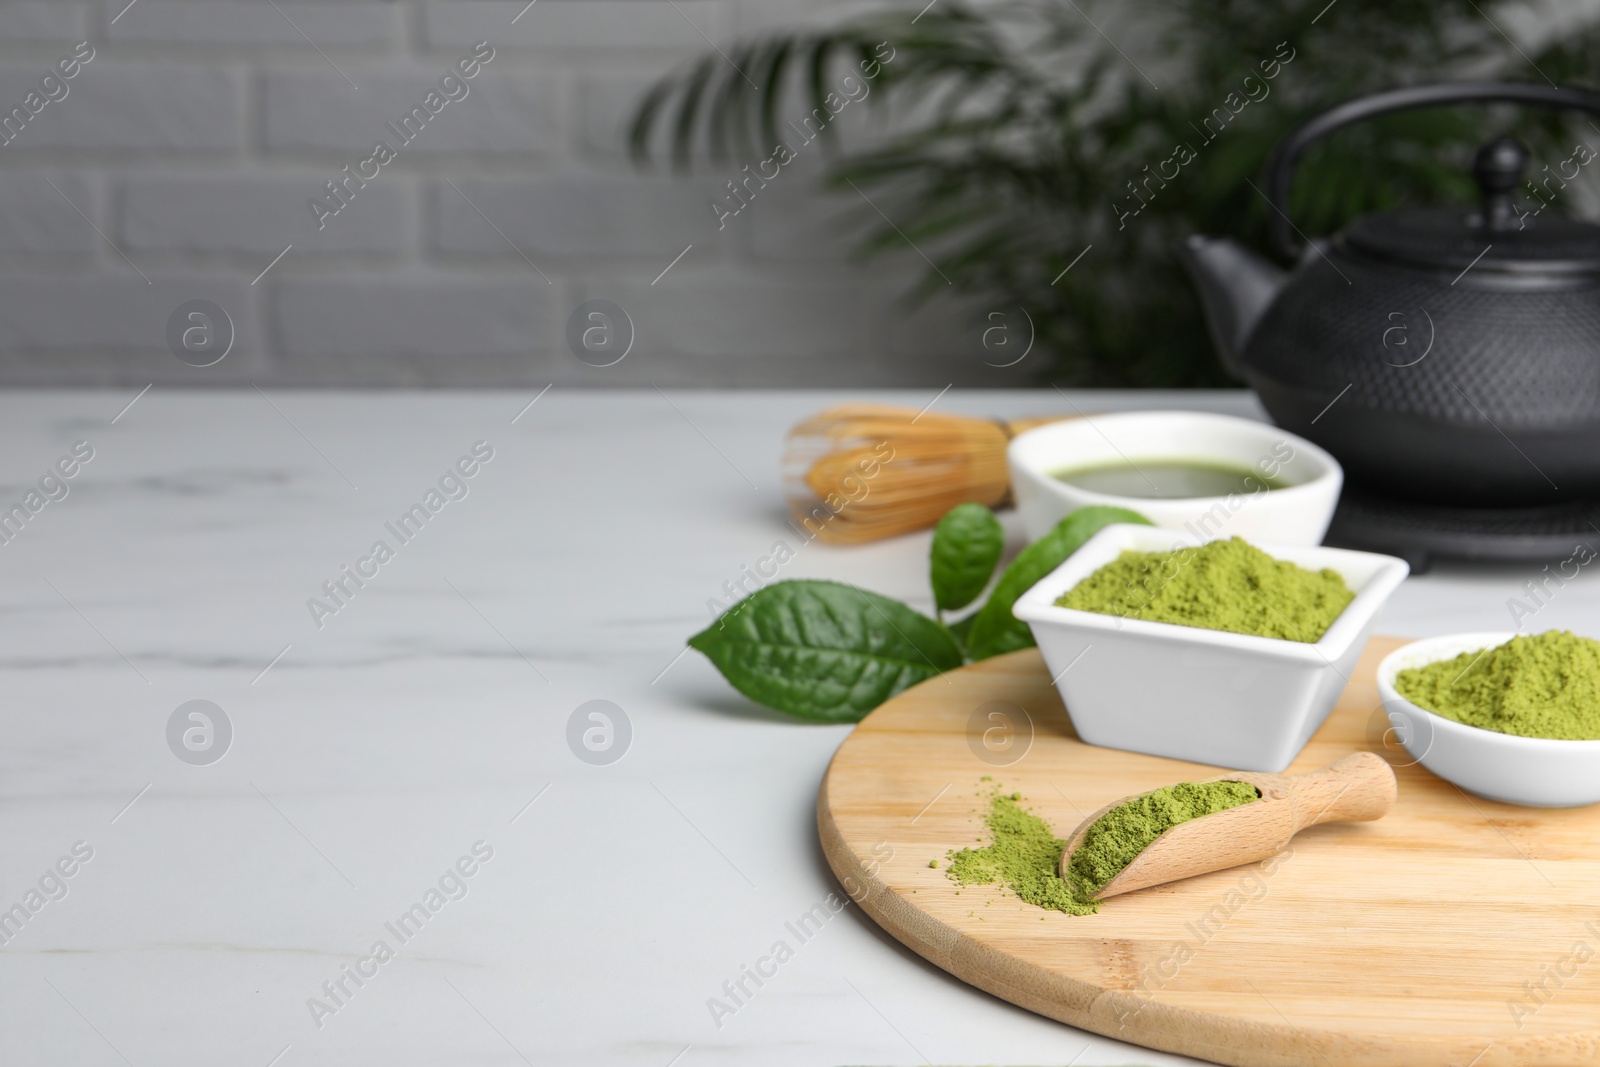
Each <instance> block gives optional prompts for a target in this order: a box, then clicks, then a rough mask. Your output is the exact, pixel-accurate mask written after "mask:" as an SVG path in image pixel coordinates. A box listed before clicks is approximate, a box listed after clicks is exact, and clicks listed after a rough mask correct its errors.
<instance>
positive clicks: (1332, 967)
mask: <svg viewBox="0 0 1600 1067" xmlns="http://www.w3.org/2000/svg"><path fill="white" fill-rule="evenodd" d="M1403 643H1404V642H1403V641H1402V640H1400V639H1397V638H1375V639H1374V640H1373V641H1372V643H1371V644H1370V645H1369V646H1368V648H1367V650H1366V654H1365V656H1364V658H1363V659H1362V661H1361V664H1360V666H1359V668H1358V669H1357V671H1356V673H1355V676H1354V678H1355V680H1354V682H1353V683H1352V684H1351V685H1350V687H1349V688H1348V689H1347V690H1346V691H1345V693H1344V695H1343V696H1342V697H1341V698H1340V701H1339V705H1338V707H1337V709H1336V710H1335V711H1334V713H1333V714H1332V716H1331V717H1330V718H1329V720H1328V722H1327V723H1326V724H1324V726H1323V728H1322V729H1321V730H1320V731H1318V732H1317V734H1316V736H1315V737H1314V738H1312V740H1311V743H1310V744H1309V745H1308V746H1307V747H1306V749H1305V751H1304V752H1303V753H1301V755H1300V758H1299V759H1298V760H1297V761H1296V762H1295V764H1294V766H1293V767H1292V768H1291V770H1292V771H1296V772H1298V771H1305V770H1311V769H1313V768H1316V767H1320V766H1322V765H1324V764H1327V763H1331V762H1332V761H1333V760H1335V759H1338V758H1339V757H1341V756H1344V755H1346V754H1348V753H1350V752H1353V751H1357V750H1360V749H1364V748H1370V747H1372V746H1371V744H1370V743H1369V742H1368V736H1369V723H1370V722H1371V721H1372V718H1373V713H1374V712H1375V711H1376V710H1377V709H1378V708H1379V704H1380V701H1379V698H1378V694H1377V688H1376V686H1375V684H1374V682H1373V670H1374V668H1375V667H1376V665H1377V662H1378V660H1379V659H1380V658H1381V657H1382V656H1383V655H1384V654H1385V653H1387V652H1388V651H1390V650H1391V649H1393V648H1395V647H1397V646H1398V645H1400V644H1403ZM994 700H1001V701H1009V702H1011V703H1012V704H1015V705H1020V706H1021V707H1022V708H1024V709H1026V711H1027V712H1028V714H1029V716H1030V717H1031V719H1032V722H1033V728H1034V738H1033V742H1032V746H1031V748H1030V749H1029V750H1028V751H1027V753H1026V754H1025V755H1024V756H1023V757H1022V758H1021V759H1020V760H1018V761H1016V762H1015V763H1013V764H1011V765H1010V766H1003V767H997V766H991V765H989V764H988V763H986V762H984V761H983V760H981V759H980V758H979V757H978V755H977V754H976V752H975V751H974V748H973V747H972V746H971V745H969V741H968V736H969V734H968V730H969V721H970V720H971V718H972V716H973V712H974V711H975V710H976V709H977V708H979V706H980V705H983V704H984V703H985V702H988V701H994ZM979 750H980V751H981V747H980V749H979ZM1217 773H1218V771H1217V769H1216V768H1214V767H1209V766H1205V765H1200V764H1191V763H1181V762H1177V761H1174V760H1167V759H1161V758H1159V757H1155V756H1141V755H1136V754H1134V753H1130V752H1119V751H1116V750H1114V749H1107V748H1095V747H1093V746H1089V745H1085V744H1083V743H1082V742H1081V741H1079V740H1077V738H1076V736H1075V735H1074V733H1073V730H1072V725H1071V722H1070V721H1069V720H1068V718H1067V715H1066V711H1065V709H1064V708H1063V707H1062V705H1061V701H1060V698H1059V697H1058V696H1057V695H1056V692H1055V689H1054V688H1053V687H1052V686H1051V684H1050V678H1049V676H1048V674H1047V673H1046V670H1045V667H1044V663H1043V661H1042V660H1041V659H1040V658H1039V655H1038V653H1037V652H1035V651H1033V650H1027V651H1023V652H1016V653H1012V654H1011V655H1008V656H1002V657H998V658H996V659H992V660H988V661H985V662H983V663H980V664H976V665H973V666H970V667H965V668H962V669H961V670H957V671H953V672H951V673H949V674H946V675H943V676H941V677H939V678H934V679H932V680H930V681H927V682H924V683H923V684H922V685H919V686H917V687H915V688H913V689H910V690H908V691H906V692H904V693H902V694H900V695H899V696H897V697H895V698H894V699H893V700H890V701H889V702H888V703H886V704H884V705H883V706H882V707H880V708H878V709H877V710H876V711H874V712H873V713H872V714H871V715H869V716H867V718H866V719H864V720H863V721H862V723H861V725H860V726H858V727H857V728H856V729H855V731H854V732H852V733H851V735H850V736H849V737H848V738H847V739H846V740H845V742H844V744H843V745H841V746H840V747H839V751H838V753H837V754H836V755H835V756H834V758H833V762H832V764H831V765H830V766H829V768H828V773H827V775H826V777H825V778H824V779H823V782H822V789H821V792H820V794H819V796H818V798H817V825H818V830H819V832H820V834H821V837H822V846H823V849H824V851H825V852H826V854H827V857H828V862H829V864H830V865H831V866H832V867H833V870H834V873H835V874H836V875H837V876H838V877H839V879H840V882H841V883H842V884H843V885H844V887H845V889H846V890H847V891H848V892H849V893H850V894H851V896H852V897H854V898H855V899H856V901H857V902H858V903H859V904H860V905H861V907H862V908H863V909H864V910H865V911H866V912H867V914H869V915H871V916H872V917H873V918H874V919H875V920H876V921H877V922H878V923H880V924H881V925H882V926H883V927H884V928H885V929H886V930H888V931H889V932H890V933H891V934H893V935H894V936H895V937H896V938H898V939H899V940H901V941H902V942H904V943H905V944H906V945H908V946H910V947H911V948H912V949H914V950H916V951H917V952H918V953H920V954H922V955H923V956H925V957H926V958H927V959H929V960H931V961H932V962H933V963H935V964H937V965H939V966H940V967H942V968H944V969H945V970H947V971H949V972H950V973H951V974H953V975H955V976H956V977H957V978H960V979H961V980H962V981H965V982H969V983H971V984H972V985H975V986H977V987H979V988H980V989H984V990H987V991H988V992H990V993H993V994H994V995H995V996H998V997H1002V998H1004V999H1005V1000H1008V1001H1010V1002H1012V1003H1013V1004H1018V1005H1020V1006H1022V1007H1024V1008H1028V1009H1029V1010H1031V1011H1036V1012H1038V1013H1040V1014H1042V1015H1047V1016H1049V1017H1050V1018H1053V1019H1059V1020H1060V1021H1062V1022H1065V1023H1070V1024H1071V1025H1073V1026H1077V1027H1081V1028H1083V1029H1085V1030H1092V1031H1094V1032H1096V1033H1099V1034H1104V1035H1105V1036H1107V1037H1112V1038H1117V1039H1119V1040H1123V1041H1131V1042H1134V1043H1136V1044H1140V1045H1145V1046H1147V1047H1150V1048H1156V1049H1162V1050H1165V1051H1169V1052H1178V1053H1184V1054H1187V1055H1191V1056H1196V1057H1199V1058H1202V1059H1208V1060H1215V1061H1217V1062H1220V1063H1226V1064H1236V1065H1240V1067H1259V1065H1267V1064H1272V1065H1279V1064H1284V1065H1288V1064H1293V1065H1305V1064H1328V1065H1336V1067H1344V1065H1346V1064H1363V1065H1372V1067H1401V1065H1411V1064H1416V1065H1426V1067H1445V1065H1454V1067H1469V1065H1471V1067H1502V1065H1509V1064H1548V1065H1551V1067H1574V1065H1579V1064H1600V806H1597V807H1590V808H1579V809H1567V810H1549V809H1534V808H1518V807H1511V806H1507V805H1503V804H1497V803H1494V802H1492V801H1488V800H1483V799H1481V798H1478V797H1471V796H1468V795H1467V794H1465V793H1463V792H1462V791H1460V790H1459V789H1457V788H1456V787H1454V786H1452V785H1450V784H1449V783H1448V782H1445V781H1443V780H1441V779H1439V778H1436V777H1434V776H1433V775H1431V774H1429V773H1428V772H1427V771H1425V770H1423V769H1422V768H1421V767H1397V773H1398V775H1399V780H1400V799H1399V802H1398V803H1397V804H1396V805H1395V808H1394V810H1393V811H1392V812H1391V813H1390V814H1389V815H1388V816H1387V817H1385V818H1383V819H1381V820H1379V821H1377V822H1372V823H1361V824H1355V825H1342V826H1321V827H1315V828H1313V829H1311V830H1308V831H1306V832H1304V833H1302V834H1301V835H1300V836H1299V837H1297V838H1296V839H1295V841H1294V843H1293V845H1292V847H1291V848H1290V850H1289V851H1288V852H1286V853H1284V854H1283V855H1282V856H1280V857H1278V858H1277V859H1276V860H1272V861H1267V862H1266V863H1264V864H1261V865H1255V866H1247V867H1239V868H1234V869H1233V870H1229V871H1218V872H1216V873H1214V874H1209V875H1204V876H1202V877H1199V878H1192V879H1189V880H1187V881H1184V882H1179V883H1175V884H1171V885H1166V886H1159V887H1156V888H1153V889H1148V890H1144V891H1143V892H1139V893H1132V894H1129V895H1127V896H1124V897H1119V898H1117V899H1115V900H1112V901H1109V902H1107V903H1106V904H1105V905H1104V906H1103V907H1102V909H1101V911H1100V913H1099V914H1098V915H1092V916H1082V917H1074V916H1068V915H1064V914H1061V913H1059V912H1053V911H1046V910H1043V909H1040V908H1036V907H1033V906H1031V905H1028V904H1024V903H1023V902H1022V901H1020V900H1018V899H1017V898H1016V897H1015V896H1013V895H1011V894H1010V893H1008V892H1004V891H1002V890H1000V889H999V888H998V887H995V886H969V887H967V888H965V889H961V890H960V892H959V893H958V892H957V889H958V887H957V886H956V885H955V884H954V883H952V882H951V881H950V880H949V879H948V878H947V877H946V876H945V871H944V867H945V853H946V852H947V851H948V850H950V849H954V848H963V847H966V846H968V845H974V844H977V843H979V841H980V839H981V841H983V842H985V843H986V842H987V841H988V840H989V836H988V832H987V829H986V827H985V826H984V823H983V814H984V811H985V810H986V808H987V796H986V791H987V790H989V789H992V788H994V787H995V786H1003V787H1004V788H1005V789H1006V791H1007V792H1012V791H1016V792H1020V793H1021V794H1022V795H1023V797H1024V800H1025V804H1026V806H1027V807H1029V808H1031V809H1032V810H1033V811H1035V812H1036V813H1038V814H1039V815H1041V816H1042V817H1044V818H1045V819H1046V820H1048V821H1049V822H1050V824H1051V825H1052V826H1053V827H1054V828H1055V831H1056V834H1057V836H1059V837H1066V836H1067V835H1068V834H1069V833H1071V831H1072V829H1073V828H1074V827H1075V826H1076V825H1077V824H1078V822H1079V821H1080V820H1081V818H1082V817H1083V815H1084V814H1085V813H1088V812H1091V811H1093V810H1095V809H1096V808H1098V807H1100V806H1101V805H1102V804H1105V803H1107V802H1108V801H1111V800H1114V799H1116V798H1118V797H1121V796H1125V795H1127V794H1129V793H1136V792H1140V791H1142V790H1147V789H1153V788H1156V787H1159V786H1162V785H1166V784H1170V783H1172V782H1177V781H1183V780H1186V779H1194V778H1201V777H1209V776H1214V775H1216V774H1217ZM986 774H987V775H992V776H993V779H994V780H993V782H984V781H981V779H982V776H983V775H986ZM929 860H937V861H938V863H939V867H938V869H932V868H930V867H929V866H928V861H929ZM1591 957H1593V958H1591Z"/></svg>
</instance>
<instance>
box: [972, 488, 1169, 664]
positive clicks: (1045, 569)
mask: <svg viewBox="0 0 1600 1067" xmlns="http://www.w3.org/2000/svg"><path fill="white" fill-rule="evenodd" d="M1116 522H1132V523H1139V524H1141V525H1144V526H1149V525H1152V524H1151V522H1150V520H1149V519H1147V518H1145V517H1144V516H1143V515H1140V514H1139V513H1138V512H1137V511H1129V510H1128V509H1127V508H1112V507H1088V508H1079V509H1078V510H1077V511H1074V512H1073V513H1072V514H1070V515H1068V516H1067V517H1066V518H1064V519H1062V520H1061V521H1060V522H1058V523H1056V525H1055V528H1054V529H1052V530H1051V531H1050V532H1049V533H1047V534H1045V535H1044V536H1043V537H1041V538H1039V540H1037V541H1035V542H1034V543H1033V544H1031V545H1029V546H1028V547H1027V548H1025V549H1023V550H1022V552H1021V553H1020V554H1019V555H1018V556H1017V558H1016V559H1014V560H1012V561H1011V566H1009V567H1007V568H1006V572H1005V573H1004V574H1002V575H1001V576H1000V581H999V583H998V584H997V585H996V586H995V587H994V592H993V593H991V594H990V595H989V600H988V603H986V604H984V605H983V608H982V609H981V610H980V611H979V612H978V615H977V619H976V621H975V622H973V624H972V629H971V630H970V631H969V632H968V635H967V654H968V655H970V656H971V657H972V658H973V659H975V660H980V659H988V658H989V657H990V656H998V655H1000V654H1001V653H1002V652H1015V651H1016V650H1017V649H1019V648H1031V647H1032V646H1033V644H1034V640H1033V633H1032V631H1030V630H1029V629H1028V624H1027V623H1025V622H1023V621H1022V620H1021V619H1018V618H1017V617H1016V616H1015V615H1013V614H1011V606H1012V605H1013V604H1015V603H1016V602H1017V598H1018V597H1020V596H1021V595H1022V594H1023V593H1026V592H1027V591H1028V590H1029V588H1031V587H1032V586H1033V584H1034V583H1035V582H1037V581H1038V580H1039V579H1041V578H1043V577H1044V576H1045V575H1047V574H1049V573H1050V572H1051V571H1053V570H1055V569H1056V568H1057V567H1059V566H1060V565H1061V562H1062V561H1063V560H1065V559H1066V558H1067V557H1068V556H1070V555H1072V554H1073V553H1074V552H1076V551H1078V549H1079V548H1081V547H1083V543H1084V542H1085V541H1087V540H1089V538H1091V537H1093V536H1094V535H1095V534H1096V533H1098V532H1099V531H1100V529H1101V527H1103V526H1110V525H1111V524H1112V523H1116Z"/></svg>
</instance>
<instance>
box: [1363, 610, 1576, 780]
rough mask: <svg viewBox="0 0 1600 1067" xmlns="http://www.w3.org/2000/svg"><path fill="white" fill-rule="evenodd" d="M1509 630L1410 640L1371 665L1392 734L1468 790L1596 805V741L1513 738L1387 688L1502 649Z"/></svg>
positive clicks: (1430, 767)
mask: <svg viewBox="0 0 1600 1067" xmlns="http://www.w3.org/2000/svg"><path fill="white" fill-rule="evenodd" d="M1515 636H1516V634H1515V633H1511V632H1505V633H1477V634H1451V635H1450V636H1448V637H1430V638H1428V639H1426V640H1423V641H1413V642H1412V643H1411V644H1409V645H1405V646H1404V647H1402V648H1397V649H1395V650H1394V651H1393V652H1391V653H1389V654H1388V655H1387V656H1385V657H1384V658H1383V662H1382V663H1380V664H1378V692H1379V693H1380V694H1382V696H1383V707H1384V710H1385V711H1386V712H1387V713H1388V715H1389V722H1390V724H1391V726H1392V727H1393V730H1394V734H1395V735H1396V737H1397V738H1398V740H1399V741H1400V743H1401V744H1402V745H1404V746H1405V749H1406V751H1407V752H1409V753H1410V754H1411V757H1412V758H1413V759H1415V760H1416V761H1417V762H1418V763H1420V764H1422V765H1423V766H1424V767H1426V768H1428V770H1430V771H1432V772H1433V773H1434V774H1437V775H1438V776H1439V777H1440V778H1443V779H1444V780H1445V781H1447V782H1454V783H1455V784H1456V785H1458V786H1460V787H1461V788H1462V789H1465V790H1467V791H1468V792H1469V793H1476V794H1478V795H1479V796H1481V797H1487V798H1488V799H1490V800H1498V801H1500V802H1502V803H1505V804H1521V805H1523V806H1525V807H1531V808H1573V807H1577V806H1579V805H1582V804H1594V803H1596V802H1600V741H1555V740H1551V739H1550V738H1546V737H1518V736H1516V735H1515V734H1502V733H1498V732H1496V731H1494V730H1482V729H1479V728H1478V727H1476V726H1468V725H1466V724H1465V723H1459V722H1456V721H1455V720H1454V719H1447V718H1445V717H1444V716H1443V715H1435V714H1434V713H1433V712H1431V711H1428V710H1426V709H1424V708H1420V707H1418V706H1417V705H1415V704H1413V703H1412V702H1411V701H1409V700H1407V699H1406V698H1405V697H1403V696H1401V695H1400V693H1399V691H1398V690H1396V689H1395V687H1394V678H1395V675H1397V674H1399V673H1400V672H1401V671H1403V670H1405V669H1407V668H1408V667H1423V666H1426V665H1427V664H1429V663H1435V662H1437V661H1439V660H1442V659H1452V658H1454V657H1456V656H1459V655H1461V653H1463V652H1477V651H1480V650H1482V649H1486V648H1492V647H1494V646H1495V645H1503V644H1505V643H1506V642H1507V641H1509V640H1511V639H1512V638H1513V637H1515Z"/></svg>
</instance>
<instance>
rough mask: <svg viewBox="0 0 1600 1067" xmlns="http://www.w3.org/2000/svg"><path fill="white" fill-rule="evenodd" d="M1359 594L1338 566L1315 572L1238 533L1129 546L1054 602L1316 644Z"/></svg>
mask: <svg viewBox="0 0 1600 1067" xmlns="http://www.w3.org/2000/svg"><path fill="white" fill-rule="evenodd" d="M1354 599H1355V594H1354V593H1352V592H1351V591H1350V588H1349V587H1348V586H1347V585H1345V583H1344V578H1343V577H1341V576H1340V575H1339V573H1338V572H1337V571H1333V570H1328V569H1324V570H1321V571H1309V570H1306V569H1305V568H1304V567H1301V566H1298V565H1297V564H1294V563H1289V562H1287V561H1285V560H1279V559H1274V558H1272V557H1271V556H1269V555H1267V554H1266V553H1265V552H1263V551H1261V550H1260V549H1259V548H1256V547H1255V546H1254V545H1252V544H1250V543H1249V542H1247V541H1243V540H1241V539H1240V538H1237V537H1234V538H1230V539H1228V540H1226V541H1208V542H1206V543H1205V544H1203V545H1199V546H1195V547H1184V548H1179V549H1176V550H1174V551H1171V552H1133V551H1127V552H1124V553H1122V555H1120V556H1118V557H1117V558H1116V559H1115V560H1112V561H1111V562H1110V563H1107V564H1106V565H1105V566H1103V567H1101V568H1100V569H1099V570H1097V571H1095V572H1094V573H1093V574H1091V575H1089V577H1087V578H1085V579H1084V580H1083V581H1081V582H1079V583H1078V584H1077V585H1076V586H1074V587H1073V588H1072V589H1070V590H1069V591H1068V592H1067V593H1065V594H1064V595H1063V596H1062V597H1061V598H1060V599H1059V600H1057V601H1056V603H1057V604H1058V605H1060V606H1061V607H1065V608H1077V609H1078V610H1079V611H1093V612H1097V613H1099V614H1102V615H1121V616H1124V617H1126V618H1130V619H1145V620H1147V621H1150V622H1169V623H1174V624H1176V625H1178V626H1195V627H1199V628H1201V629H1206V630H1227V631H1229V632H1230V633H1236V634H1253V635H1255V636H1257V637H1276V638H1281V639H1282V640H1285V641H1301V642H1305V643H1307V644H1313V643H1315V642H1316V641H1318V640H1320V639H1321V637H1322V635H1323V634H1324V633H1326V632H1327V630H1328V627H1329V626H1332V625H1333V620H1335V619H1337V618H1338V617H1339V613H1340V612H1342V611H1344V609H1345V608H1346V607H1348V606H1349V604H1350V601H1352V600H1354Z"/></svg>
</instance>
